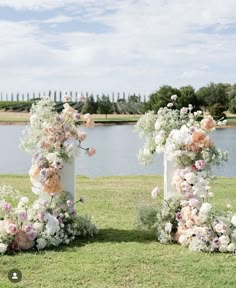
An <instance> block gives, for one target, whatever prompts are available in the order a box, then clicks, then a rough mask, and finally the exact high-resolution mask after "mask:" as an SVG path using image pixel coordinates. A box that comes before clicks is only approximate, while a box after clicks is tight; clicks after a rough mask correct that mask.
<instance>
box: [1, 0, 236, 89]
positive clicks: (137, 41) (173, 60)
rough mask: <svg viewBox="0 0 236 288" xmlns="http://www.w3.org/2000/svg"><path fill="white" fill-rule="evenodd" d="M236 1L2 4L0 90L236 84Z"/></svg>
mask: <svg viewBox="0 0 236 288" xmlns="http://www.w3.org/2000/svg"><path fill="white" fill-rule="evenodd" d="M235 11H236V0H207V1H206V0H179V1H176V0H99V1H98V0H0V90H1V91H4V92H6V91H8V92H11V91H23V92H27V91H33V90H34V91H42V90H48V89H52V90H54V89H57V90H63V91H64V90H77V91H89V92H93V93H110V92H112V91H115V92H118V91H120V92H122V91H126V92H129V93H132V92H136V93H138V92H140V93H142V94H148V93H150V92H152V91H154V90H156V89H158V87H160V86H161V85H164V84H168V85H173V86H175V87H181V86H183V85H188V84H190V85H193V86H194V87H195V88H199V87H200V86H203V85H206V84H207V83H209V82H211V81H213V82H229V83H235V82H236V18H235Z"/></svg>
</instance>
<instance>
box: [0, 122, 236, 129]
mask: <svg viewBox="0 0 236 288" xmlns="http://www.w3.org/2000/svg"><path fill="white" fill-rule="evenodd" d="M136 123H137V121H124V120H121V121H114V120H111V121H109V120H107V121H95V127H96V126H118V125H135V124H136ZM29 124H30V122H29V121H4V120H2V121H0V126H4V125H5V126H7V125H9V126H12V125H18V126H23V125H25V126H26V125H29ZM81 126H85V125H84V124H81ZM225 128H236V124H229V125H224V126H217V127H216V129H225Z"/></svg>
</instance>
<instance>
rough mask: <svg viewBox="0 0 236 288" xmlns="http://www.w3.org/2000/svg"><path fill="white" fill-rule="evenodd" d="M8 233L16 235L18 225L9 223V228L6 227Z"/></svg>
mask: <svg viewBox="0 0 236 288" xmlns="http://www.w3.org/2000/svg"><path fill="white" fill-rule="evenodd" d="M6 232H7V233H8V234H11V235H16V233H17V232H18V227H17V225H16V224H14V223H9V224H8V225H7V226H6Z"/></svg>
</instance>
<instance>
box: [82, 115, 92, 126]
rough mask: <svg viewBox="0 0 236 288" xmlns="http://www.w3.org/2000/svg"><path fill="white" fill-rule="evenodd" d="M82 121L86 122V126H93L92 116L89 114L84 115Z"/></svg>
mask: <svg viewBox="0 0 236 288" xmlns="http://www.w3.org/2000/svg"><path fill="white" fill-rule="evenodd" d="M84 121H85V122H86V127H88V128H91V127H93V126H94V121H93V117H92V116H91V115H90V114H85V115H84Z"/></svg>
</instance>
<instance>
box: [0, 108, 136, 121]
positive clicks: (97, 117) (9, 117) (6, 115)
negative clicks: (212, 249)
mask: <svg viewBox="0 0 236 288" xmlns="http://www.w3.org/2000/svg"><path fill="white" fill-rule="evenodd" d="M93 118H94V121H95V122H96V121H98V122H104V123H106V122H118V123H119V122H123V121H125V122H135V121H137V120H138V119H139V118H140V115H131V114H130V115H128V114H108V115H107V116H106V115H103V114H94V115H93ZM29 119H30V114H29V113H27V112H5V111H1V110H0V123H3V124H4V123H19V124H20V123H25V122H29Z"/></svg>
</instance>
